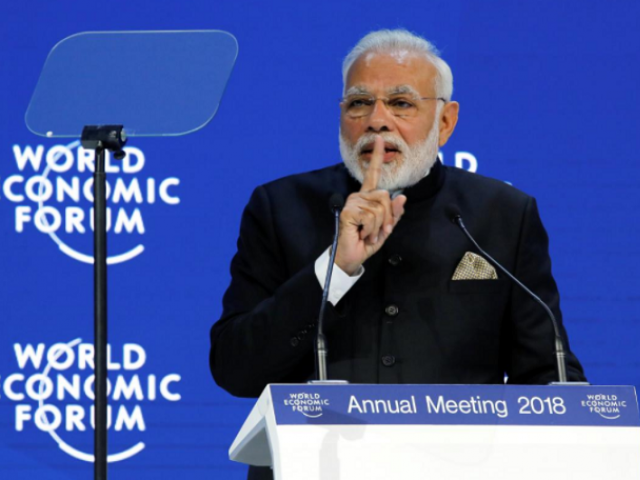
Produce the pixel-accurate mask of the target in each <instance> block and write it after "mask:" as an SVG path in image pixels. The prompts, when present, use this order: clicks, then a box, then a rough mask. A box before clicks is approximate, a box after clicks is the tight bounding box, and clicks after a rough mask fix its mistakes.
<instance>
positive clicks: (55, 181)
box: [0, 141, 180, 264]
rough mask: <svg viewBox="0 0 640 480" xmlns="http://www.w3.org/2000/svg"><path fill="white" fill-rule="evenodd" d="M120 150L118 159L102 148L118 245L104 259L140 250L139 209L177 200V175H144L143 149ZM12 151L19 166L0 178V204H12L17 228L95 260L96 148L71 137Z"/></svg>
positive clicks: (122, 257) (141, 223)
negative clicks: (61, 142) (65, 142)
mask: <svg viewBox="0 0 640 480" xmlns="http://www.w3.org/2000/svg"><path fill="white" fill-rule="evenodd" d="M124 152H125V157H124V158H123V159H122V160H121V161H116V160H113V159H112V156H111V155H110V153H109V152H105V153H106V162H105V170H106V173H107V199H108V208H107V231H109V232H111V233H113V234H114V237H112V239H114V240H115V242H113V243H114V244H115V249H119V250H120V251H118V252H117V253H115V254H112V255H110V256H109V257H108V258H107V263H108V264H116V263H122V262H126V261H127V260H131V259H132V258H135V257H137V256H138V255H140V254H141V253H142V252H143V251H144V244H143V242H142V238H143V236H144V234H145V233H146V228H145V222H144V215H143V209H147V208H151V206H152V205H158V204H166V205H178V204H179V203H180V197H179V196H178V186H179V185H180V180H179V179H178V178H176V177H168V178H163V179H157V178H154V177H144V175H143V174H142V172H143V169H144V167H145V163H146V158H145V155H144V153H143V152H142V150H140V149H138V148H135V147H125V148H124ZM12 153H13V160H14V162H15V166H16V168H17V171H15V170H14V172H13V173H9V174H8V175H3V177H2V178H0V187H1V188H0V204H1V203H6V202H9V203H12V204H14V205H15V207H14V215H13V218H14V228H15V231H16V233H18V234H23V233H24V232H28V231H35V232H39V233H41V234H45V235H48V236H49V238H51V240H52V241H53V242H54V243H55V244H56V245H57V247H58V248H59V250H60V251H61V252H62V253H64V254H65V255H67V256H69V257H71V258H73V259H75V260H77V261H79V262H84V263H90V264H91V263H93V254H92V251H93V247H92V243H91V237H92V235H91V231H92V230H93V170H94V151H93V150H85V149H84V148H82V147H81V146H80V142H78V141H75V142H72V143H70V144H68V145H53V146H51V147H48V148H46V147H45V146H44V145H37V146H32V145H13V148H12ZM123 238H126V240H124V241H123ZM113 247H114V245H113V244H112V245H111V246H110V248H113Z"/></svg>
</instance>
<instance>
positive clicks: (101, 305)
mask: <svg viewBox="0 0 640 480" xmlns="http://www.w3.org/2000/svg"><path fill="white" fill-rule="evenodd" d="M104 157H105V153H104V148H100V147H99V148H96V156H95V168H94V173H93V196H94V198H93V202H94V203H93V249H94V257H93V258H94V264H93V275H94V276H93V278H94V300H95V302H94V343H93V345H94V351H95V358H94V359H95V382H94V385H95V388H94V391H95V400H94V412H95V413H94V415H95V432H94V435H95V436H94V456H95V462H94V478H95V479H96V480H107V198H106V197H107V195H106V173H105V169H104V163H105V162H104Z"/></svg>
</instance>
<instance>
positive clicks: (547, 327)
mask: <svg viewBox="0 0 640 480" xmlns="http://www.w3.org/2000/svg"><path fill="white" fill-rule="evenodd" d="M516 255H517V257H516V262H515V271H514V272H513V273H514V275H515V276H516V278H518V279H519V280H520V281H521V282H522V283H523V284H525V285H526V286H527V287H528V288H529V289H530V290H531V291H532V292H534V293H535V294H536V295H538V296H539V297H540V298H541V299H542V301H543V302H545V303H546V304H547V305H548V306H549V308H550V309H551V311H552V312H553V314H554V315H555V317H556V319H557V321H558V324H559V328H560V334H561V335H562V337H563V339H564V345H565V352H566V359H567V377H568V379H569V380H570V381H585V380H586V379H585V376H584V373H583V370H582V366H581V365H580V362H579V361H578V359H577V358H576V357H575V355H574V354H573V353H572V352H571V350H570V348H569V342H568V339H567V334H566V331H565V329H564V327H563V325H562V313H561V312H560V297H559V293H558V287H557V285H556V282H555V280H554V279H553V276H552V274H551V258H550V257H549V238H548V236H547V232H546V231H545V229H544V226H543V225H542V222H541V220H540V215H539V213H538V208H537V205H536V201H535V199H533V198H529V200H528V202H527V204H526V207H525V209H524V214H523V217H522V223H521V229H520V238H519V244H518V249H517V254H516ZM504 330H505V331H504V334H505V336H506V338H507V339H508V341H507V342H503V345H505V351H504V356H505V364H506V372H507V375H508V382H509V383H515V384H547V383H549V382H553V381H557V380H558V377H557V367H556V357H555V344H554V343H555V333H554V330H553V326H552V323H551V319H550V318H549V317H548V315H547V314H546V312H545V310H544V309H543V308H542V307H541V306H540V305H539V304H538V303H537V302H535V301H533V300H532V299H531V297H529V295H528V294H527V293H526V292H524V291H523V290H522V289H521V288H520V287H518V286H516V285H514V286H513V289H512V296H511V304H510V307H509V315H508V318H507V320H506V323H505V329H504Z"/></svg>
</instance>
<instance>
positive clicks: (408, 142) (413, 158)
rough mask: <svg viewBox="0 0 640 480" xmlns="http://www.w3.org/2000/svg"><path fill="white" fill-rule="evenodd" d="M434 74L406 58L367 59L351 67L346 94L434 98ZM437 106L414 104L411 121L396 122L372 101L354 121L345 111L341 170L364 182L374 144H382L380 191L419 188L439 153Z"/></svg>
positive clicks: (377, 55) (434, 103)
mask: <svg viewBox="0 0 640 480" xmlns="http://www.w3.org/2000/svg"><path fill="white" fill-rule="evenodd" d="M435 76H436V69H435V67H434V66H433V65H431V63H429V62H428V61H427V60H426V59H425V58H423V57H421V56H418V55H415V54H411V53H408V54H406V55H394V54H382V53H371V54H367V53H365V54H364V55H362V56H361V57H360V58H359V59H358V60H357V61H356V62H355V63H354V64H353V66H352V67H351V70H349V74H348V76H347V83H346V88H345V93H346V94H347V95H349V94H350V93H352V92H358V93H365V94H366V95H370V96H372V97H376V98H381V97H384V98H390V97H393V96H394V94H395V93H397V92H399V91H403V92H409V93H408V94H407V96H408V97H411V96H414V97H418V98H420V97H429V98H433V97H436V96H437V95H436V92H435V83H434V79H435ZM441 103H442V102H441V101H439V100H417V101H416V102H415V104H416V106H417V111H416V113H415V115H414V116H411V117H399V116H395V115H394V114H393V112H392V111H391V110H390V109H389V108H388V107H387V106H386V105H385V104H384V103H383V102H382V101H376V102H375V104H374V106H373V110H372V111H371V113H369V114H368V115H364V116H361V117H358V118H352V117H351V116H350V115H349V114H348V113H347V111H346V109H345V106H344V105H343V108H342V114H341V118H340V150H341V153H342V157H343V160H344V162H345V165H346V166H347V168H349V170H350V171H351V173H352V175H354V176H355V177H356V178H357V179H358V180H360V181H362V176H363V169H366V168H367V166H368V163H369V162H370V161H371V155H372V148H373V139H374V138H375V135H376V134H380V135H381V136H382V137H383V138H384V140H385V154H384V165H383V171H382V176H381V179H380V184H379V188H383V189H388V190H394V189H398V188H405V187H407V186H409V185H412V184H414V183H417V182H418V181H419V180H420V179H421V178H422V177H423V176H424V175H425V174H426V173H427V171H428V169H429V168H430V167H431V165H433V162H434V161H435V158H436V155H437V153H438V145H439V143H440V142H439V122H438V120H439V119H438V114H439V112H440V110H441V108H442V107H441V105H439V104H441Z"/></svg>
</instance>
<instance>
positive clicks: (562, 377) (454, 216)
mask: <svg viewBox="0 0 640 480" xmlns="http://www.w3.org/2000/svg"><path fill="white" fill-rule="evenodd" d="M444 210H445V214H446V215H447V218H449V220H451V222H453V223H454V224H455V225H457V226H458V227H460V230H462V232H463V233H464V234H465V235H466V236H467V238H468V239H469V240H470V241H471V243H473V245H474V246H475V247H476V248H477V249H478V251H479V252H480V253H481V254H482V255H484V256H485V257H486V258H487V259H488V260H489V261H490V262H491V263H492V264H493V265H494V266H496V267H497V268H498V269H499V270H500V271H501V272H502V273H504V274H505V275H506V276H507V277H509V278H510V279H511V280H512V281H513V282H514V283H515V284H516V285H518V286H519V287H520V288H521V289H522V290H524V291H525V292H526V293H527V294H528V295H529V296H530V297H531V298H533V299H534V300H535V301H536V302H537V303H538V304H539V305H540V306H541V307H542V308H544V310H545V312H547V315H548V316H549V318H550V319H551V323H552V324H553V330H554V333H555V337H556V338H555V345H556V352H555V354H556V364H557V371H558V382H552V384H555V385H557V384H561V385H562V384H574V385H575V384H578V385H589V384H588V383H587V382H569V381H568V380H567V362H566V354H565V351H564V343H563V340H562V336H561V335H560V327H559V326H558V321H557V320H556V317H555V316H554V315H553V312H552V311H551V309H550V308H549V307H548V306H547V304H546V303H544V302H543V301H542V300H541V299H540V297H538V296H537V295H536V294H535V293H533V292H532V291H531V290H529V289H528V288H527V287H526V286H525V285H524V284H523V283H522V282H520V280H518V279H517V278H516V277H514V276H513V275H512V274H511V273H510V272H509V271H507V269H506V268H504V267H503V266H502V265H500V263H498V262H497V261H496V260H495V259H494V258H493V257H492V256H491V255H489V254H488V253H487V252H485V251H484V250H483V249H482V248H481V247H480V245H478V242H476V241H475V239H474V238H473V237H472V236H471V234H470V233H469V231H468V230H467V228H466V227H465V225H464V222H463V221H462V215H461V214H460V209H459V208H458V206H457V205H455V204H449V205H447V206H446V207H445V209H444Z"/></svg>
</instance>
